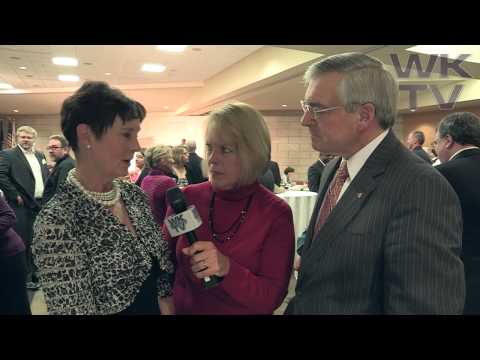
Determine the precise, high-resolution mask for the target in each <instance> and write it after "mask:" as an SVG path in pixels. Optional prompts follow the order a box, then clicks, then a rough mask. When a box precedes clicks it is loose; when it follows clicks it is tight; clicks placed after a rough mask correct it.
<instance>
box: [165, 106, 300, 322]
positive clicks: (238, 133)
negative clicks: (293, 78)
mask: <svg viewBox="0 0 480 360" xmlns="http://www.w3.org/2000/svg"><path fill="white" fill-rule="evenodd" d="M270 149H271V145H270V135H269V132H268V128H267V126H266V124H265V121H264V120H263V117H262V115H261V114H260V113H259V112H257V111H256V110H254V109H253V108H251V107H250V106H248V105H246V104H242V103H235V104H229V105H226V106H224V107H223V108H221V109H219V110H216V111H213V112H212V113H211V114H210V115H209V118H208V123H207V131H206V155H207V158H208V167H209V181H208V182H205V183H200V184H195V185H190V186H187V187H186V188H185V189H184V194H185V197H186V199H187V202H188V203H189V204H193V205H195V207H196V208H197V210H198V212H199V214H200V217H201V218H202V220H203V224H202V225H201V226H200V227H199V228H198V229H197V230H196V234H197V237H198V239H199V240H200V241H198V242H196V243H194V244H193V245H191V246H189V244H188V242H187V240H186V238H185V236H183V235H182V236H180V237H178V238H171V237H170V236H169V235H168V234H167V239H168V240H169V241H170V243H171V246H172V247H173V248H175V251H176V258H177V266H178V268H177V273H176V278H175V285H174V291H173V295H174V302H175V308H176V313H177V314H272V313H273V312H274V310H275V309H276V308H277V307H279V306H280V305H281V303H282V301H283V300H284V298H285V296H286V295H287V291H288V282H289V279H290V275H291V271H292V263H293V254H294V243H295V239H294V236H295V235H294V229H293V218H292V212H291V210H290V207H289V206H288V204H287V203H286V202H285V201H283V200H282V199H281V198H279V197H277V196H276V195H274V194H273V193H271V192H270V191H269V190H267V189H266V188H265V187H263V186H262V185H260V184H259V182H258V180H257V178H258V177H259V176H260V175H261V174H263V173H264V171H265V169H266V167H267V166H268V161H269V160H270ZM171 213H172V209H171V208H169V209H168V211H167V216H169V215H170V214H171ZM164 232H165V233H167V232H168V231H167V230H166V229H164ZM212 275H217V276H220V277H223V280H222V282H220V284H218V285H217V286H215V287H212V288H209V289H204V288H203V286H202V284H201V281H200V279H202V278H204V277H206V276H212Z"/></svg>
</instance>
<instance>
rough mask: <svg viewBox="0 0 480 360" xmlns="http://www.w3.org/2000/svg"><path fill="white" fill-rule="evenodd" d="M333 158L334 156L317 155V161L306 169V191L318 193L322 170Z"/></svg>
mask: <svg viewBox="0 0 480 360" xmlns="http://www.w3.org/2000/svg"><path fill="white" fill-rule="evenodd" d="M333 157H334V156H332V155H329V154H324V155H322V154H319V156H318V160H317V161H315V162H314V163H313V164H312V165H311V166H310V167H309V168H308V172H307V174H308V190H310V191H313V192H318V186H319V185H320V178H321V177H322V172H323V168H324V167H325V165H326V164H327V163H328V162H329V161H330V159H332V158H333Z"/></svg>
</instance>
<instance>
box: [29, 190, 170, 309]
mask: <svg viewBox="0 0 480 360" xmlns="http://www.w3.org/2000/svg"><path fill="white" fill-rule="evenodd" d="M120 189H121V198H122V200H123V202H124V204H125V207H126V209H127V212H128V216H129V218H130V221H131V223H132V225H133V227H134V228H135V232H136V234H137V236H136V237H135V235H134V234H132V232H130V231H129V230H128V228H127V226H125V225H123V224H121V223H120V222H119V221H118V220H117V218H116V217H115V216H114V215H113V214H112V212H111V211H110V210H109V209H108V208H106V207H104V206H102V205H101V204H98V203H97V202H95V201H94V200H92V199H91V198H89V197H88V196H87V195H86V194H85V193H83V192H82V191H81V190H80V189H79V188H78V187H77V186H76V185H74V184H72V183H70V182H69V181H65V182H64V183H63V184H62V185H61V186H60V187H59V189H58V191H57V193H56V194H55V196H54V197H53V198H52V199H51V200H50V201H49V202H48V204H46V205H45V207H44V208H42V210H41V211H40V213H39V214H38V216H37V219H36V221H35V226H34V240H33V248H32V249H33V254H34V261H35V263H36V265H37V266H38V268H39V277H40V282H41V285H42V289H43V292H44V295H45V300H46V303H47V309H48V312H49V314H54V315H61V314H70V315H73V314H78V315H104V314H115V313H119V312H120V311H122V310H124V309H126V308H127V307H128V306H129V305H130V304H131V303H132V302H133V301H134V299H135V296H136V295H137V293H138V292H139V290H140V288H141V286H142V284H143V282H144V281H145V280H146V278H147V277H148V275H149V274H150V270H151V268H152V266H153V261H156V262H157V263H158V267H159V269H160V271H159V276H158V278H157V289H158V295H159V296H160V297H166V296H171V294H172V288H173V280H174V264H173V262H172V258H171V253H170V250H169V247H168V244H167V242H166V241H165V240H164V239H163V236H162V233H161V228H160V226H159V225H158V224H157V223H156V222H155V220H154V218H153V215H152V212H151V209H150V205H149V203H148V200H147V197H146V195H145V193H144V192H143V191H142V190H141V189H140V188H139V187H138V186H136V185H133V184H130V183H128V182H126V181H121V182H120Z"/></svg>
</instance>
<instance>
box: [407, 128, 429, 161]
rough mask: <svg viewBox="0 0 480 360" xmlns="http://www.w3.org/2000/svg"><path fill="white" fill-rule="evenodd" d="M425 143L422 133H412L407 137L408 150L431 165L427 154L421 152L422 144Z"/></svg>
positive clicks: (423, 151)
mask: <svg viewBox="0 0 480 360" xmlns="http://www.w3.org/2000/svg"><path fill="white" fill-rule="evenodd" d="M424 142H425V134H424V133H423V131H419V130H417V131H412V132H411V133H410V134H408V137H407V146H408V149H409V150H411V151H413V152H414V153H415V154H416V155H417V156H418V157H420V158H421V159H423V160H425V161H426V162H427V163H429V164H431V163H432V159H430V156H428V154H427V152H426V151H425V150H423V147H422V145H423V143H424Z"/></svg>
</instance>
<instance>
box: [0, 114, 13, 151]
mask: <svg viewBox="0 0 480 360" xmlns="http://www.w3.org/2000/svg"><path fill="white" fill-rule="evenodd" d="M14 146H15V120H12V119H9V118H4V119H0V150H3V149H10V148H12V147H14Z"/></svg>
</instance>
